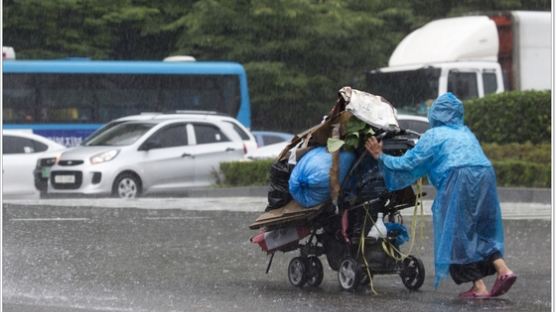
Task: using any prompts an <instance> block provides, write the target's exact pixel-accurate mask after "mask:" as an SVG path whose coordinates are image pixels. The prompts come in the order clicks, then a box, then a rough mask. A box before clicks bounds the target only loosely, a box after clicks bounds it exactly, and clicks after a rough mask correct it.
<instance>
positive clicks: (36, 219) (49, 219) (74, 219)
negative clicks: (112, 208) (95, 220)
mask: <svg viewBox="0 0 556 312" xmlns="http://www.w3.org/2000/svg"><path fill="white" fill-rule="evenodd" d="M90 220H91V219H89V218H13V219H10V221H90Z"/></svg>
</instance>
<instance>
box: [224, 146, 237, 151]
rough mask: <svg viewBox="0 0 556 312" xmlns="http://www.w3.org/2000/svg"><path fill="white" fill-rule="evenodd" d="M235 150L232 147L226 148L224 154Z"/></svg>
mask: <svg viewBox="0 0 556 312" xmlns="http://www.w3.org/2000/svg"><path fill="white" fill-rule="evenodd" d="M235 150H236V149H235V148H233V147H228V148H227V149H226V152H233V151H235Z"/></svg>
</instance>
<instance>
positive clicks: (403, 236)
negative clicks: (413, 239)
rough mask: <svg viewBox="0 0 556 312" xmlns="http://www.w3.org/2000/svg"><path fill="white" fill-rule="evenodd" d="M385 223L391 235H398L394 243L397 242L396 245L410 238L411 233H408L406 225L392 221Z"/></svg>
mask: <svg viewBox="0 0 556 312" xmlns="http://www.w3.org/2000/svg"><path fill="white" fill-rule="evenodd" d="M384 225H385V226H386V231H387V233H388V236H389V237H390V236H396V238H395V240H394V244H396V246H398V247H399V246H401V245H403V244H404V243H405V242H407V241H408V240H409V234H408V233H407V227H406V226H405V225H403V224H401V223H392V222H386V223H384Z"/></svg>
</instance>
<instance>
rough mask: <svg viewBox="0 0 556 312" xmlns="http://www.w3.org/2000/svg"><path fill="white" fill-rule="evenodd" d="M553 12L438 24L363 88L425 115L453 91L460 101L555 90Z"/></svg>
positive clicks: (409, 40) (408, 42) (415, 37)
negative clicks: (513, 93) (513, 92)
mask: <svg viewBox="0 0 556 312" xmlns="http://www.w3.org/2000/svg"><path fill="white" fill-rule="evenodd" d="M551 69H552V49H551V16H550V12H533V11H510V12H497V13H492V14H485V15H472V16H471V15H470V16H462V17H453V18H445V19H439V20H434V21H432V22H429V23H428V24H425V25H424V26H423V27H421V28H418V29H416V30H415V31H413V32H412V33H410V34H409V35H407V36H406V37H405V38H404V39H403V40H402V41H401V42H400V43H399V44H398V46H397V47H396V49H395V50H394V52H393V53H392V55H391V57H390V60H389V63H388V67H383V68H379V69H375V70H371V71H368V72H367V73H366V75H365V76H366V77H365V86H364V89H365V90H366V91H368V92H371V93H374V94H380V95H382V96H384V97H385V98H386V99H388V100H389V101H391V102H392V103H394V105H395V106H396V108H397V110H398V112H401V113H405V114H420V115H426V113H427V111H428V108H429V107H430V104H431V103H432V100H434V99H435V98H436V97H438V96H439V95H441V94H443V93H445V92H447V91H450V92H452V93H454V94H456V95H457V96H458V97H459V98H461V99H462V100H466V99H471V98H476V97H483V96H485V95H487V94H490V93H500V92H504V91H508V90H548V89H551V86H552V82H551Z"/></svg>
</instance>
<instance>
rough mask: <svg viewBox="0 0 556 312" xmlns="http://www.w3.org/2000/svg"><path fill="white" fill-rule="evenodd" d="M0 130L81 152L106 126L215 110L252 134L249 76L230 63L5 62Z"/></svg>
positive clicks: (240, 68) (240, 66)
mask: <svg viewBox="0 0 556 312" xmlns="http://www.w3.org/2000/svg"><path fill="white" fill-rule="evenodd" d="M2 100H3V115H2V120H3V127H4V128H6V129H32V130H33V132H34V133H36V134H39V135H42V136H45V137H49V138H51V139H53V140H55V141H58V142H60V143H62V144H64V145H66V146H74V145H78V144H79V143H80V142H81V140H83V139H84V138H85V137H87V136H88V135H89V134H90V133H92V132H93V131H94V130H96V129H97V128H99V127H100V126H101V125H103V124H105V123H107V122H109V121H110V120H113V119H116V118H119V117H122V116H126V115H133V114H138V113H143V112H170V111H178V110H202V111H216V112H220V113H224V114H227V115H230V116H232V117H235V118H236V119H238V120H239V121H240V122H241V123H242V124H243V125H245V126H246V127H247V128H250V127H251V110H250V103H249V92H248V87H247V76H246V73H245V70H244V68H243V66H242V65H240V64H238V63H233V62H197V61H193V62H163V61H160V62H157V61H154V62H147V61H90V60H86V59H85V60H82V59H81V60H79V59H78V60H71V59H68V60H48V61H30V60H4V62H3V94H2Z"/></svg>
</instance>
